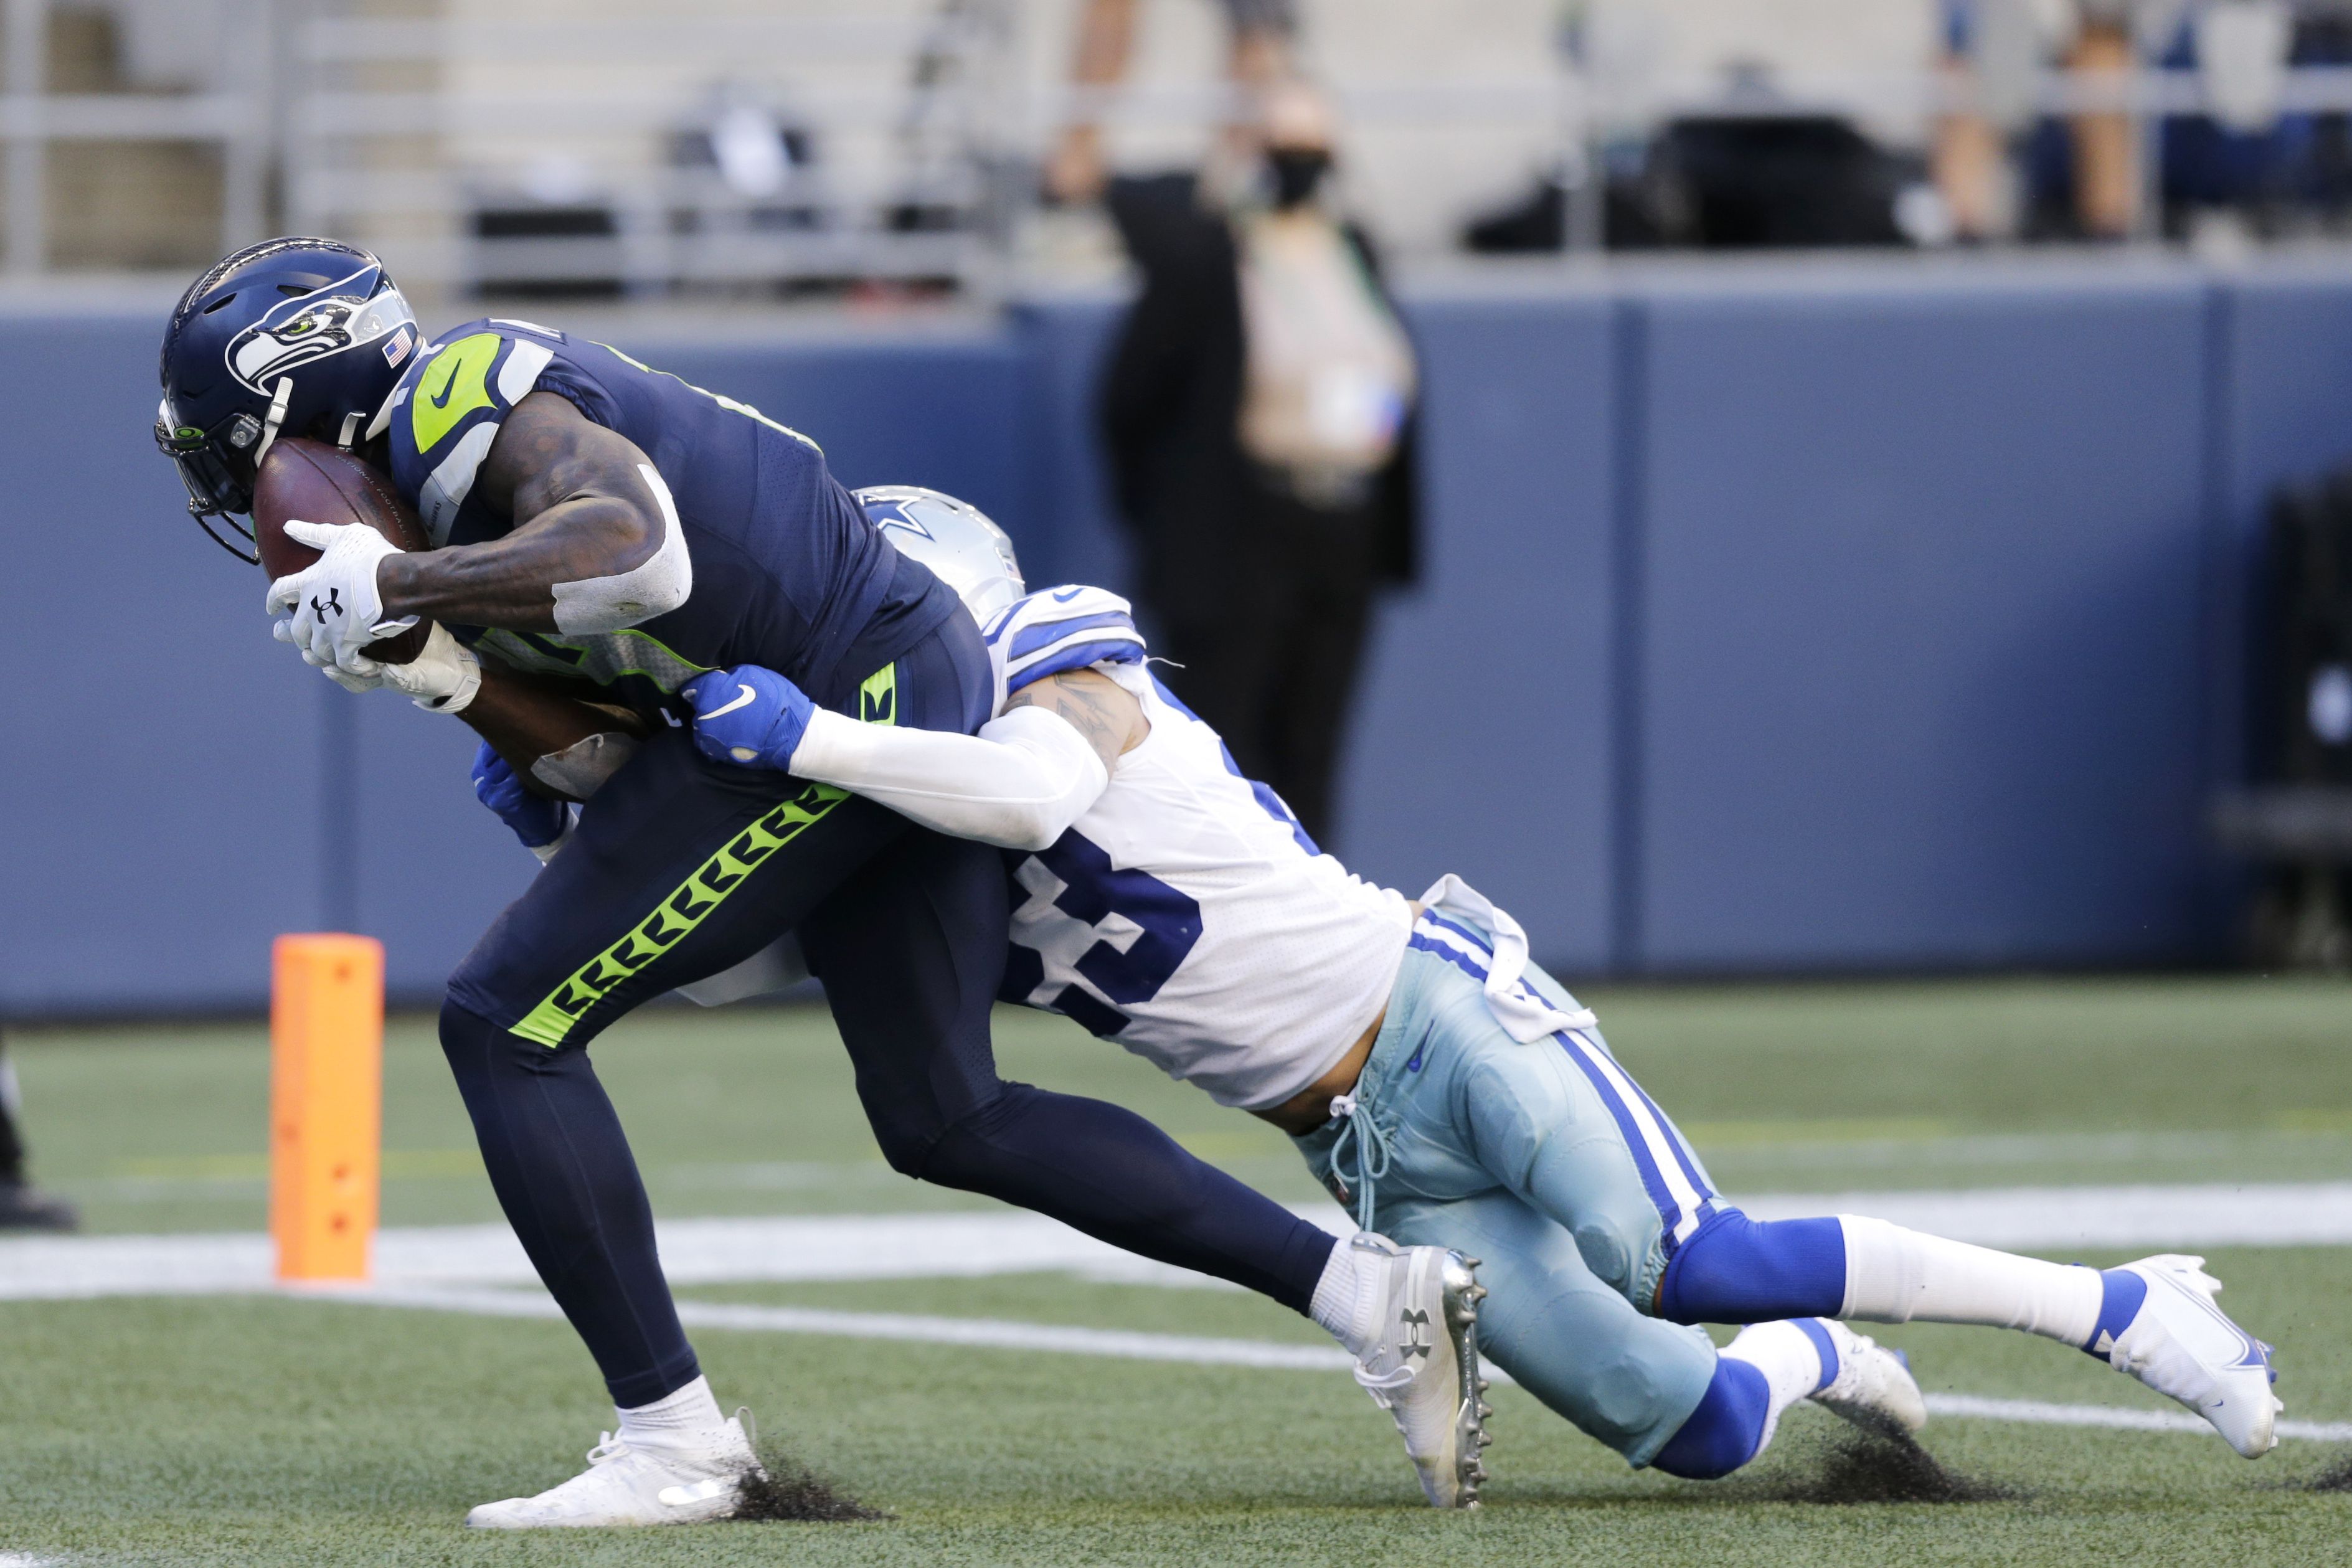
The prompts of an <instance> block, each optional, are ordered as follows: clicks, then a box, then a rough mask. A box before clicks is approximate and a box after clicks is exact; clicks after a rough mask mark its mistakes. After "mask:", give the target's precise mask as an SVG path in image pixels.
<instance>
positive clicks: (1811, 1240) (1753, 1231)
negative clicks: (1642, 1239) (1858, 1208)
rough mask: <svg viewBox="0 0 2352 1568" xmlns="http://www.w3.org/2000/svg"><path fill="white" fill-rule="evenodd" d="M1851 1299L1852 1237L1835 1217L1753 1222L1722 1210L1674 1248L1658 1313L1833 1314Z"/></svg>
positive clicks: (1762, 1317)
mask: <svg viewBox="0 0 2352 1568" xmlns="http://www.w3.org/2000/svg"><path fill="white" fill-rule="evenodd" d="M1844 1305H1845V1236H1844V1233H1843V1231H1841V1230H1840V1229H1839V1228H1838V1222H1837V1221H1836V1220H1834V1219H1778V1220H1754V1219H1749V1218H1748V1216H1747V1215H1744V1214H1741V1213H1740V1212H1739V1211H1738V1209H1730V1208H1727V1209H1718V1210H1717V1211H1716V1212H1715V1213H1714V1214H1713V1215H1709V1216H1708V1217H1707V1219H1706V1223H1705V1224H1703V1225H1701V1226H1699V1227H1698V1229H1697V1230H1696V1231H1694V1232H1693V1233H1692V1234H1691V1237H1690V1239H1689V1240H1687V1241H1685V1242H1684V1243H1683V1244H1682V1246H1681V1247H1677V1248H1676V1249H1675V1256H1674V1258H1673V1259H1672V1260H1671V1261H1670V1262H1668V1263H1667V1265H1666V1276H1665V1280H1664V1284H1663V1286H1662V1287H1661V1289H1659V1291H1658V1315H1659V1316H1660V1317H1662V1318H1665V1319H1668V1320H1669V1321H1674V1322H1677V1323H1765V1322H1770V1321H1774V1320H1776V1319H1780V1318H1834V1317H1836V1316H1838V1315H1839V1313H1840V1311H1841V1310H1843V1307H1844Z"/></svg>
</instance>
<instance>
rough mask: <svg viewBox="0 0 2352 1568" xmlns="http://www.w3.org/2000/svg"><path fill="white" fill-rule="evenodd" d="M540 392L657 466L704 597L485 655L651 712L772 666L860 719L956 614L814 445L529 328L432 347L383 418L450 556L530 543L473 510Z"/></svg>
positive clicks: (634, 366)
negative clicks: (887, 671)
mask: <svg viewBox="0 0 2352 1568" xmlns="http://www.w3.org/2000/svg"><path fill="white" fill-rule="evenodd" d="M532 392H551V393H554V394H556V395H559V396H561V397H563V398H565V399H567V400H568V401H570V402H571V404H572V406H574V407H576V408H577V409H579V410H580V412H581V413H582V414H583V415H584V416H587V417H588V418H590V419H592V420H593V421H595V422H596V423H597V424H599V425H602V426H604V427H605V428H607V429H609V430H613V431H615V432H617V433H618V434H620V435H622V436H625V437H627V438H628V439H629V440H631V441H633V442H635V444H636V446H637V447H638V448H639V449H640V450H642V451H644V452H645V453H646V456H647V457H649V458H652V459H653V464H654V468H655V469H656V471H657V472H658V473H659V474H660V475H661V477H662V479H663V480H664V482H665V483H667V486H668V487H669V490H670V493H671V495H672V496H673V497H674V498H675V500H676V502H677V515H678V521H679V522H680V524H681V525H682V531H683V533H684V535H685V540H686V545H687V552H688V558H689V559H690V561H691V562H692V563H693V571H694V585H693V591H692V592H691V593H690V594H689V595H688V598H687V602H686V603H685V604H684V605H679V606H678V607H677V609H675V610H671V611H669V612H667V613H666V614H663V615H659V616H653V617H652V618H650V619H648V620H646V621H643V622H641V623H639V624H638V625H636V626H630V627H628V628H626V629H625V630H622V631H617V632H602V633H595V634H564V633H557V632H517V631H508V630H502V629H492V630H480V629H478V628H467V627H452V628H451V629H452V630H453V631H455V632H457V635H459V636H460V637H464V638H465V639H466V640H467V641H468V642H471V643H472V644H473V646H474V647H476V649H477V650H478V651H479V652H481V653H482V654H484V655H487V656H489V657H492V658H496V659H498V660H499V662H501V663H504V664H507V665H509V666H511V667H513V668H519V669H523V670H528V671H531V672H533V673H537V674H541V675H549V676H555V677H560V678H565V679H577V680H585V681H589V682H593V684H595V685H597V686H599V687H603V688H606V689H608V690H609V692H610V694H611V696H612V697H614V698H618V699H619V700H624V701H626V702H628V703H630V704H631V705H632V706H636V707H639V708H643V707H646V706H648V705H657V704H659V703H660V702H662V701H663V700H667V698H669V697H671V696H674V695H675V694H676V693H677V689H678V688H679V687H681V686H683V685H685V684H686V683H687V682H688V681H690V680H692V679H694V678H695V677H696V676H697V675H699V674H701V673H702V672H703V671H705V670H708V669H714V668H719V667H721V666H725V665H731V664H743V663H752V664H761V665H765V666H767V667H768V668H771V669H776V670H781V671H782V672H783V673H784V674H785V675H787V676H790V677H791V678H792V679H793V680H794V681H796V682H798V683H799V685H800V686H801V688H802V689H803V690H805V691H807V692H808V693H809V695H810V696H812V697H814V699H815V700H817V701H819V702H820V703H823V704H824V705H825V706H827V707H829V708H837V709H845V708H846V706H847V705H848V704H849V703H850V702H851V701H852V700H854V698H855V694H856V687H857V682H858V681H859V680H861V679H864V678H865V677H866V676H867V675H869V674H871V673H872V672H873V671H875V670H877V669H879V668H881V667H882V666H883V665H885V664H887V663H888V662H889V661H890V660H891V659H893V658H897V657H898V655H899V654H901V653H903V652H905V651H906V650H907V649H908V647H912V646H913V645H914V644H915V643H916V642H918V641H919V640H920V639H921V638H922V637H924V636H925V635H926V634H928V633H929V632H930V631H931V630H932V629H933V628H934V627H936V626H939V625H940V622H942V621H944V620H945V619H946V618H947V617H948V616H950V615H952V614H954V613H955V611H956V609H957V600H956V597H955V595H954V594H952V593H951V592H950V591H949V590H948V589H947V588H946V587H944V586H943V585H942V584H940V582H939V580H938V579H937V578H935V577H933V576H932V575H931V574H930V573H929V571H927V570H925V569H924V568H923V567H922V566H921V565H919V563H915V562H913V561H909V560H907V559H905V558H904V557H902V556H900V555H899V554H898V552H897V551H895V550H893V549H891V547H890V544H889V542H888V541H887V540H886V539H884V538H883V537H882V534H881V532H880V531H878V530H877V529H875V528H874V527H873V526H871V525H870V524H869V523H867V522H866V517H865V513H864V512H863V511H861V510H859V508H858V505H857V502H856V500H854V499H853V498H852V497H851V496H850V494H849V492H848V491H847V490H845V489H843V488H842V486H841V484H840V483H839V481H837V480H835V479H834V477H833V475H832V473H831V472H830V471H829V470H828V469H827V468H826V467H825V463H824V453H823V452H822V451H820V450H819V449H818V447H817V445H816V443H815V442H814V441H812V440H810V439H809V438H808V437H805V436H803V435H802V434H801V433H800V432H798V431H797V430H793V429H789V428H787V427H786V426H782V425H779V424H777V423H776V422H775V421H774V420H772V419H771V418H769V417H768V416H766V415H764V414H761V412H760V411H759V410H758V409H756V408H753V407H751V406H750V405H748V404H742V403H738V402H736V401H735V400H734V399H733V398H730V397H723V396H720V395H719V394H717V393H713V392H706V391H704V390H703V389H702V388H700V387H698V386H692V385H689V384H687V383H686V382H683V381H680V380H679V379H678V378H677V377H676V376H674V375H667V374H663V373H661V372H659V371H656V370H653V369H651V368H649V367H647V366H646V365H643V364H640V363H638V362H637V361H635V360H634V359H631V358H630V357H629V356H628V355H626V354H625V353H621V352H620V351H618V350H617V349H613V348H609V347H607V346H605V345H604V344H603V343H596V342H588V341H587V340H585V339H583V338H579V337H574V336H572V335H570V334H567V333H564V332H559V331H554V330H552V329H551V328H548V327H541V326H538V325H535V324H534V323H531V322H529V321H507V320H503V319H492V320H486V321H474V322H471V323H469V324H467V325H466V326H463V327H460V328H458V329H457V330H456V331H452V332H448V333H446V334H445V335H444V336H443V337H442V338H441V339H440V340H439V341H438V342H436V343H432V344H428V345H427V347H426V352H425V353H422V354H419V355H418V356H417V358H416V361H415V363H413V364H411V365H410V366H409V368H408V372H407V374H404V375H403V376H402V377H401V379H400V384H399V385H398V386H397V387H395V388H394V391H393V394H392V398H391V401H390V403H389V404H387V405H386V408H385V413H384V415H383V416H380V418H388V420H389V426H388V429H387V432H386V433H387V434H388V435H389V436H390V437H391V442H392V478H393V483H394V486H395V487H396V488H397V489H399V491H400V493H401V495H402V496H403V497H404V499H405V500H408V501H409V502H410V504H412V505H414V506H415V508H416V511H417V515H418V517H419V518H420V519H422V520H423V521H424V523H425V531H426V532H427V533H428V534H429V535H430V536H431V538H432V542H433V544H434V546H435V548H436V549H437V548H439V547H440V546H442V545H445V544H475V543H479V542H482V541H484V540H488V539H495V538H497V537H499V535H501V534H503V533H505V532H507V531H509V529H511V528H512V527H513V526H514V521H513V520H512V519H511V518H509V517H506V516H503V515H501V514H499V513H498V512H496V511H494V510H491V509H490V508H489V507H488V505H486V504H485V503H484V502H483V501H482V500H480V499H479V498H478V497H477V496H476V495H475V494H474V479H475V476H476V475H477V474H478V472H479V470H480V468H481V466H482V459H483V458H485V457H487V456H488V453H489V449H490V443H491V441H492V440H493V439H495V438H496V437H497V435H498V429H499V422H500V421H501V420H503V419H504V418H505V417H506V416H507V413H508V411H509V409H511V408H512V407H513V406H514V405H516V404H517V403H519V402H520V401H521V400H522V399H523V398H524V397H525V396H526V395H529V394H530V393H532Z"/></svg>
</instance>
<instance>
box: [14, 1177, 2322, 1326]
mask: <svg viewBox="0 0 2352 1568" xmlns="http://www.w3.org/2000/svg"><path fill="white" fill-rule="evenodd" d="M1732 1201H1736V1202H1738V1204H1739V1206H1740V1207H1742V1208H1743V1209H1745V1210H1747V1211H1748V1213H1749V1214H1751V1215H1756V1216H1758V1217H1759V1218H1766V1219H1772V1218H1789V1217H1793V1216H1797V1215H1830V1214H1841V1213H1843V1214H1864V1215H1876V1216H1878V1217H1880V1218H1883V1219H1887V1220H1891V1221H1893V1222H1894V1223H1895V1224H1897V1225H1905V1226H1911V1227H1912V1228H1913V1229H1916V1230H1923V1231H1927V1232H1929V1233H1931V1234H1933V1235H1937V1236H1944V1237H1951V1238H1952V1239H1954V1240H1956V1241H1969V1242H1975V1243H1977V1244H1978V1245H1979V1246H1985V1247H2014V1248H2021V1249H2029V1250H2041V1251H2061V1252H2063V1251H2065V1250H2067V1249H2070V1248H2078V1247H2079V1248H2090V1247H2132V1248H2147V1249H2148V1250H2151V1251H2154V1250H2163V1249H2167V1248H2182V1247H2294V1246H2339V1245H2345V1244H2352V1182H2313V1183H2301V1184H2247V1185H2241V1186H2229V1185H2222V1184H2212V1185H2196V1186H2083V1187H2000V1188H1983V1189H1978V1190H1973V1191H1967V1192H1892V1193H1828V1194H1764V1195H1761V1196H1748V1197H1742V1196H1740V1195H1739V1194H1732ZM1297 1212H1298V1213H1299V1214H1300V1215H1304V1216H1305V1217H1306V1218H1307V1219H1309V1220H1311V1221H1313V1222H1314V1223H1316V1224H1318V1225H1319V1226H1323V1227H1324V1228H1325V1229H1327V1230H1330V1231H1333V1232H1335V1233H1338V1234H1339V1235H1345V1234H1347V1233H1348V1232H1349V1231H1350V1230H1352V1229H1354V1226H1353V1224H1352V1222H1350V1221H1349V1219H1348V1217H1347V1215H1344V1214H1342V1213H1341V1212H1340V1211H1339V1208H1337V1207H1336V1206H1334V1205H1329V1204H1319V1205H1300V1207H1299V1208H1298V1211H1297ZM660 1237H661V1255H662V1265H663V1268H665V1269H666V1270H667V1272H668V1274H669V1277H670V1279H672V1280H673V1281H674V1282H676V1283H677V1284H680V1285H696V1284H718V1283H721V1282H736V1281H740V1282H770V1283H778V1284H785V1283H793V1282H797V1281H805V1280H820V1279H837V1280H848V1279H957V1278H974V1277H978V1276H982V1275H990V1274H1025V1273H1042V1272H1058V1271H1070V1272H1075V1273H1077V1274H1080V1275H1082V1276H1084V1277H1086V1278H1088V1279H1102V1280H1108V1281H1114V1282H1118V1283H1122V1284H1138V1285H1171V1286H1194V1287H1199V1286H1206V1285H1208V1284H1211V1283H1212V1281H1209V1280H1207V1279H1204V1278H1203V1277H1202V1276H1201V1275H1198V1274H1194V1273H1192V1272H1191V1271H1190V1270H1187V1269H1181V1268H1169V1267H1167V1266H1165V1265H1162V1264H1157V1263H1152V1262H1149V1261H1147V1260H1145V1259H1143V1258H1135V1257H1133V1256H1131V1255H1129V1254H1127V1253H1124V1252H1120V1251H1119V1250H1118V1249H1117V1248H1115V1247H1110V1246H1109V1245H1108V1244H1106V1243H1104V1242H1099V1241H1097V1240H1095V1239H1093V1238H1092V1237H1087V1236H1082V1235H1080V1234H1079V1233H1078V1232H1076V1231H1075V1230H1072V1229H1070V1228H1069V1227H1068V1226H1064V1225H1062V1224H1061V1223H1060V1222H1058V1221H1055V1220H1050V1219H1047V1218H1045V1216H1044V1215H1034V1214H1023V1213H1019V1212H1007V1211H966V1212H961V1213H949V1214H938V1213H933V1214H890V1215H802V1216H794V1217H782V1218H742V1219H685V1220H670V1221H667V1222H665V1223H664V1224H663V1225H662V1226H661V1227H660ZM273 1258H274V1254H273V1252H272V1250H271V1247H270V1241H269V1238H268V1237H267V1236H262V1235H258V1234H247V1233H236V1234H227V1235H218V1234H215V1235H180V1236H75V1237H10V1238H7V1239H0V1301H5V1300H79V1299H84V1298H90V1297H101V1296H176V1295H222V1294H233V1293H240V1292H250V1291H262V1290H271V1289H276V1288H277V1286H276V1283H275V1280H274V1278H273ZM375 1278H376V1282H377V1283H378V1284H379V1285H383V1286H387V1287H408V1286H426V1285H475V1286H480V1285H529V1284H533V1283H535V1282H536V1279H535V1276H534V1275H533V1274H532V1271H531V1268H530V1260H529V1259H527V1258H525V1257H524V1256H523V1251H522V1247H520V1245H519V1244H518V1243H517V1242H516V1240H515V1238H514V1234H513V1232H511V1231H510V1230H509V1229H508V1228H507V1227H506V1226H503V1225H474V1226H423V1227H414V1228H401V1229H390V1230H384V1231H381V1232H379V1233H378V1234H377V1236H376V1246H375Z"/></svg>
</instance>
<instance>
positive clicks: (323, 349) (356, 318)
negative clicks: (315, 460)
mask: <svg viewBox="0 0 2352 1568" xmlns="http://www.w3.org/2000/svg"><path fill="white" fill-rule="evenodd" d="M376 275H377V269H376V268H373V267H368V268H362V269H361V270H360V271H357V272H354V273H352V275H351V276H350V277H349V278H345V279H341V280H340V281H338V282H334V283H330V284H328V285H327V286H326V287H325V288H324V289H318V290H317V291H315V292H313V293H310V294H303V295H299V296H297V297H296V298H294V299H291V300H286V301H285V302H284V303H283V304H279V305H277V306H273V307H272V308H271V309H270V310H269V311H268V313H267V314H266V315H264V316H263V317H262V318H261V320H259V321H256V322H254V323H253V325H251V326H249V327H247V328H246V329H245V331H241V332H239V333H237V335H236V337H234V338H232V339H230V340H229V345H228V369H229V374H231V375H234V376H235V377H236V379H237V381H238V382H239V383H240V384H243V385H246V386H248V387H250V388H252V389H253V390H254V391H255V392H257V393H259V394H261V395H263V396H268V395H269V394H270V392H271V390H272V388H273V387H274V386H275V385H276V384H277V381H278V377H280V376H283V375H287V374H291V373H293V372H294V371H297V370H299V369H300V368H301V367H302V366H304V365H306V364H309V363H311V362H313V361H315V360H321V359H324V358H326V357H327V356H328V355H329V354H335V353H342V352H343V350H345V349H347V348H350V347H352V345H353V344H356V343H372V342H375V341H376V340H378V339H379V338H384V337H388V336H390V335H391V334H393V333H394V332H398V331H401V329H403V328H404V327H409V326H413V325H414V323H415V320H416V318H415V315H414V314H413V313H412V312H411V311H410V310H409V309H408V301H407V300H404V299H403V298H401V294H400V290H399V289H385V290H383V292H382V293H380V294H377V295H376V296H375V297H374V298H373V299H369V298H366V297H364V296H362V295H361V294H359V293H357V292H352V291H350V290H353V289H356V288H363V287H365V286H367V285H368V284H369V283H372V282H373V279H374V278H375V276H376ZM385 357H387V358H388V359H391V360H392V361H393V363H395V364H397V363H399V358H398V357H397V356H395V355H393V354H390V353H387V355H386V356H385Z"/></svg>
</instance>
